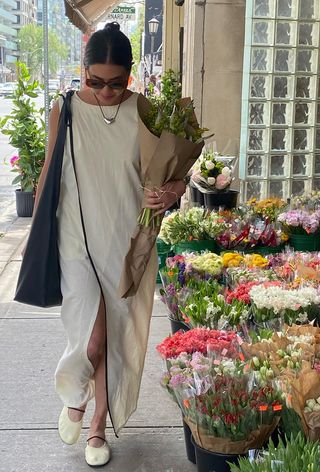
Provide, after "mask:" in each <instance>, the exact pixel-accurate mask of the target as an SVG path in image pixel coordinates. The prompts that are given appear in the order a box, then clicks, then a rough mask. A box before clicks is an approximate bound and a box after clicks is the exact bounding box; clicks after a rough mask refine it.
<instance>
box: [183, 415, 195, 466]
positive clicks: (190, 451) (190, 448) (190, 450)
mask: <svg viewBox="0 0 320 472" xmlns="http://www.w3.org/2000/svg"><path fill="white" fill-rule="evenodd" d="M182 422H183V433H184V441H185V445H186V452H187V457H188V459H189V461H190V462H192V463H193V464H196V452H195V450H194V445H193V444H192V442H191V429H190V428H189V426H188V425H187V423H185V421H184V419H183V418H182Z"/></svg>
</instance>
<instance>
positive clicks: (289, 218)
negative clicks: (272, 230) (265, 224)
mask: <svg viewBox="0 0 320 472" xmlns="http://www.w3.org/2000/svg"><path fill="white" fill-rule="evenodd" d="M278 221H279V222H280V223H281V224H282V225H283V227H284V228H285V230H286V231H287V232H288V233H289V234H315V233H318V232H319V225H320V210H315V211H312V210H306V209H296V210H289V211H286V212H284V213H280V215H279V216H278Z"/></svg>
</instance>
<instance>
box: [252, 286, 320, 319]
mask: <svg viewBox="0 0 320 472" xmlns="http://www.w3.org/2000/svg"><path fill="white" fill-rule="evenodd" d="M249 294H250V298H251V301H252V309H253V317H254V320H255V321H256V322H258V323H263V322H267V321H270V320H275V319H277V320H279V321H280V322H281V323H287V324H292V323H295V322H297V321H300V322H307V321H308V314H309V313H310V312H312V309H313V307H314V306H315V305H318V304H319V303H320V297H319V294H318V291H317V289H315V288H314V287H300V288H298V289H292V290H290V289H286V288H285V287H282V286H276V285H275V284H274V283H272V282H270V283H269V284H266V283H265V284H262V285H257V286H254V287H252V288H251V290H250V292H249Z"/></svg>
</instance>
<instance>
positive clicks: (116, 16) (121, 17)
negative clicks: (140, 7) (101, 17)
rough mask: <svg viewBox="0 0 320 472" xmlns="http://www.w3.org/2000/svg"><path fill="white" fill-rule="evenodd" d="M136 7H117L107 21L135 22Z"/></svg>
mask: <svg viewBox="0 0 320 472" xmlns="http://www.w3.org/2000/svg"><path fill="white" fill-rule="evenodd" d="M135 17H136V7H132V6H130V7H129V6H128V7H121V6H120V7H116V8H114V9H113V10H112V11H111V12H110V13H109V14H108V15H107V19H108V20H112V21H134V20H135Z"/></svg>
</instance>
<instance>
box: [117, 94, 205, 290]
mask: <svg viewBox="0 0 320 472" xmlns="http://www.w3.org/2000/svg"><path fill="white" fill-rule="evenodd" d="M155 107H156V105H155V104H151V102H149V100H147V99H146V98H145V97H144V96H143V95H140V96H139V99H138V113H139V137H140V156H141V182H142V185H143V187H144V188H148V189H150V190H153V189H159V188H160V187H162V186H163V185H164V184H166V183H167V182H169V181H171V180H182V179H183V178H184V177H185V176H186V175H187V174H188V171H189V170H190V169H191V167H192V166H193V164H194V163H195V161H196V160H197V158H198V157H199V155H200V154H201V150H202V147H203V144H204V142H203V139H202V132H203V131H205V130H204V129H200V128H199V125H198V123H197V121H196V118H195V115H194V109H193V104H192V101H191V100H190V99H187V98H186V99H181V100H179V101H177V102H176V103H175V104H174V109H173V110H172V114H171V116H170V117H169V118H170V120H169V123H166V126H167V127H164V128H163V129H162V130H161V119H162V118H161V104H159V110H158V113H159V117H157V118H156V121H155V125H154V126H153V127H152V126H150V117H152V116H153V115H154V112H155ZM166 116H168V113H167V114H166ZM163 126H165V124H164V125H163ZM149 128H151V129H152V131H150V129H149ZM166 129H169V130H170V131H168V130H166ZM175 132H176V133H177V134H175ZM160 226H161V218H159V217H156V216H155V212H153V211H152V210H149V209H142V211H141V214H140V216H139V219H138V222H137V227H136V229H135V232H134V234H133V235H132V238H131V245H130V248H129V251H128V253H127V255H126V258H125V261H124V267H123V270H122V275H121V280H120V285H119V290H118V293H119V295H120V297H122V298H127V297H129V296H133V295H135V293H136V292H137V290H138V287H139V284H140V281H141V278H142V276H143V274H144V271H145V269H146V266H147V264H148V262H149V259H150V255H151V251H152V249H153V247H154V245H155V242H156V238H157V235H158V233H159V231H160Z"/></svg>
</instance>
